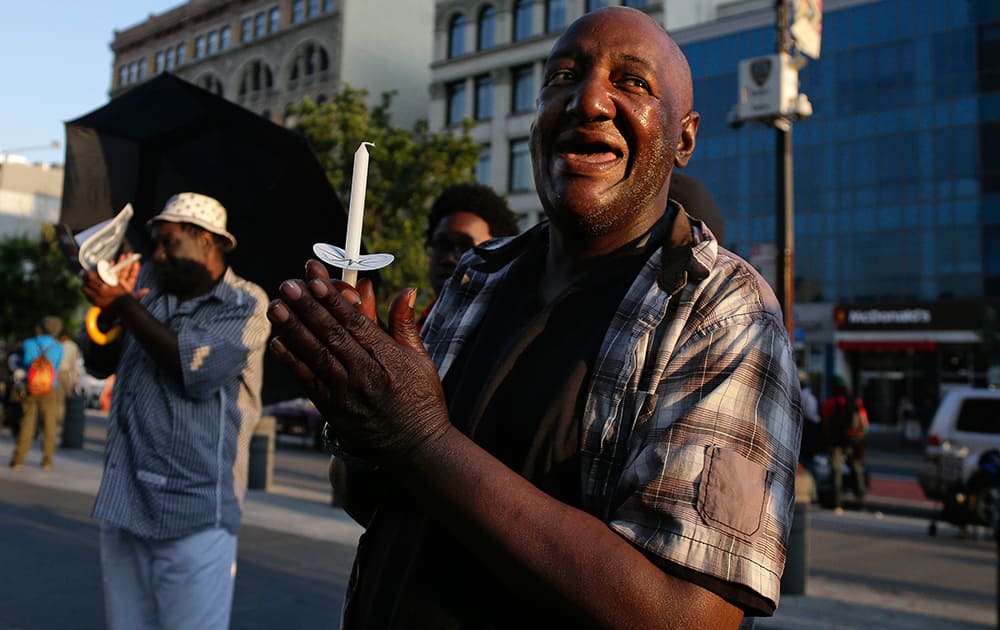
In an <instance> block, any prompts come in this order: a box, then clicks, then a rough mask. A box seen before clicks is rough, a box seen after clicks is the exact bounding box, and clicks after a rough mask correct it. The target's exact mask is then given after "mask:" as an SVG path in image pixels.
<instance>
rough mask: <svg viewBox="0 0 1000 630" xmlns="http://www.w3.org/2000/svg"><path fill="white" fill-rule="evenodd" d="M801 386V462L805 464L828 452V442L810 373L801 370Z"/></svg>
mask: <svg viewBox="0 0 1000 630" xmlns="http://www.w3.org/2000/svg"><path fill="white" fill-rule="evenodd" d="M799 385H800V386H801V387H802V448H801V449H799V461H802V462H803V463H805V462H808V461H809V460H810V459H812V456H813V455H815V454H817V453H824V452H826V440H825V439H824V436H823V418H822V417H820V415H819V401H818V400H817V399H816V394H814V393H813V391H812V387H811V386H810V384H809V373H808V372H806V371H805V370H799Z"/></svg>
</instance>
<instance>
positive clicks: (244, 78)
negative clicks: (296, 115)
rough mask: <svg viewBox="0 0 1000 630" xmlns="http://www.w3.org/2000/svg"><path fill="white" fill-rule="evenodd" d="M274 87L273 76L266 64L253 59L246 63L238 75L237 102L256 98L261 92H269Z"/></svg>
mask: <svg viewBox="0 0 1000 630" xmlns="http://www.w3.org/2000/svg"><path fill="white" fill-rule="evenodd" d="M273 87H274V76H273V75H272V74H271V69H270V68H269V67H268V66H267V64H266V63H264V62H263V61H260V60H259V59H255V60H253V61H251V62H250V63H248V64H247V65H246V67H245V68H244V70H243V74H242V75H240V87H239V92H238V100H240V101H243V100H245V99H246V98H248V97H249V98H256V97H258V96H260V93H261V92H262V91H266V90H270V89H272V88H273Z"/></svg>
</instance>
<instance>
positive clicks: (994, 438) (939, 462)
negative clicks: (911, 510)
mask: <svg viewBox="0 0 1000 630" xmlns="http://www.w3.org/2000/svg"><path fill="white" fill-rule="evenodd" d="M990 449H1000V390H992V389H973V388H963V389H953V390H951V391H949V392H948V393H947V394H946V395H945V397H944V398H943V399H942V400H941V404H939V405H938V408H937V411H936V412H934V419H933V420H932V421H931V426H930V429H928V431H927V446H926V448H925V451H924V454H925V455H926V457H927V465H926V466H925V468H924V470H923V471H922V472H921V473H920V487H921V488H922V489H923V491H924V494H925V495H927V497H928V498H930V499H941V498H943V497H944V494H945V491H946V490H947V488H948V487H949V486H953V485H956V484H964V483H965V482H967V481H968V480H969V477H970V476H972V473H973V472H974V471H975V469H976V467H977V465H978V461H979V456H980V455H981V454H982V453H984V452H985V451H988V450H990Z"/></svg>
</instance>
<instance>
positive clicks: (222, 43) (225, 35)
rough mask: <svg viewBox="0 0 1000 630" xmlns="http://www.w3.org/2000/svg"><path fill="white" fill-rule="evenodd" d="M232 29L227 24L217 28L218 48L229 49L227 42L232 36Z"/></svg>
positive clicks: (228, 42) (229, 41)
mask: <svg viewBox="0 0 1000 630" xmlns="http://www.w3.org/2000/svg"><path fill="white" fill-rule="evenodd" d="M232 30H233V29H231V28H229V27H228V26H223V27H222V28H220V29H219V50H229V44H230V43H231V41H232V38H233V37H232Z"/></svg>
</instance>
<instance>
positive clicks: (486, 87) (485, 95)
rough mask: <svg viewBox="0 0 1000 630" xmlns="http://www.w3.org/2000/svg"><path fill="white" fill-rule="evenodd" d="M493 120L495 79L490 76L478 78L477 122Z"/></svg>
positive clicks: (485, 75)
mask: <svg viewBox="0 0 1000 630" xmlns="http://www.w3.org/2000/svg"><path fill="white" fill-rule="evenodd" d="M491 118H493V79H492V78H491V77H490V75H488V74H484V75H482V76H479V77H476V120H489V119H491Z"/></svg>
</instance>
